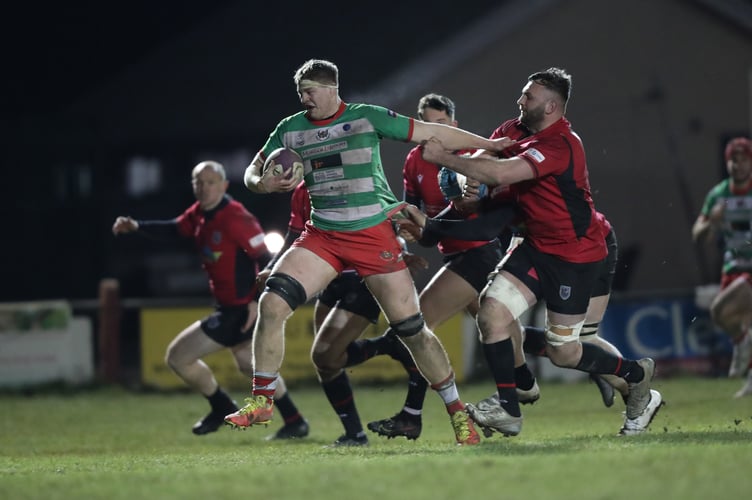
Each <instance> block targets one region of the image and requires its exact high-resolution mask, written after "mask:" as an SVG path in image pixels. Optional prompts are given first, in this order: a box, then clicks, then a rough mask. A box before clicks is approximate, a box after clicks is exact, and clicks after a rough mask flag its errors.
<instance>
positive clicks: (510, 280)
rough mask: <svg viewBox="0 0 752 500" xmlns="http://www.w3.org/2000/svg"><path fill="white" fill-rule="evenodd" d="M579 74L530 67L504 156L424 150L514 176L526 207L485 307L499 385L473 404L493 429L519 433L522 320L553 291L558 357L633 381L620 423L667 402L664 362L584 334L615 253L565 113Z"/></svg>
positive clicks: (489, 354)
mask: <svg viewBox="0 0 752 500" xmlns="http://www.w3.org/2000/svg"><path fill="white" fill-rule="evenodd" d="M570 89H571V76H570V75H569V74H567V73H566V72H565V71H564V70H561V69H559V68H550V69H548V70H546V71H541V72H538V73H534V74H532V75H530V76H529V77H528V81H527V84H526V85H525V87H524V88H523V90H522V96H521V97H520V98H519V99H518V101H517V104H518V105H519V108H520V116H519V117H518V118H517V119H514V120H510V121H507V122H505V123H504V124H502V125H501V127H499V128H498V129H497V130H496V131H495V132H494V134H493V135H492V137H493V138H498V137H507V138H509V139H513V140H516V143H515V144H512V145H511V146H508V147H507V148H506V149H505V150H504V151H503V152H502V156H503V158H501V159H499V158H489V157H477V158H462V157H458V156H456V155H453V154H451V153H450V152H448V151H445V150H444V147H443V146H442V145H441V143H440V141H437V140H435V139H432V140H430V141H428V142H427V143H426V144H425V145H424V151H423V154H424V157H425V158H426V159H427V160H429V161H434V162H438V163H441V164H443V165H446V166H447V167H449V168H451V169H452V170H455V171H456V172H459V173H461V174H464V175H467V176H470V177H472V178H474V179H476V180H477V181H479V182H481V183H484V184H487V185H489V186H501V187H503V186H509V189H510V190H511V192H512V194H513V195H514V202H515V203H516V204H517V206H518V207H520V209H521V212H522V214H523V223H524V225H525V230H526V238H525V241H524V243H523V244H522V245H521V246H520V247H519V248H518V249H517V250H515V251H514V252H513V253H512V255H511V257H510V259H509V261H508V262H507V264H506V265H505V266H504V267H503V269H501V270H499V272H497V273H496V275H495V276H494V278H493V280H492V281H491V282H490V283H489V285H488V287H487V288H486V289H485V290H484V293H483V297H482V299H481V300H482V301H481V308H480V311H479V313H478V326H479V328H480V331H481V337H482V342H483V351H484V354H485V356H486V360H487V363H488V365H489V368H490V370H491V373H492V375H493V377H494V380H495V382H496V387H497V394H496V395H495V396H494V397H491V398H487V399H485V400H483V401H481V402H480V403H478V404H477V405H472V406H471V405H468V412H469V413H470V414H471V416H472V417H473V419H474V420H475V421H476V422H477V423H478V424H479V425H481V426H482V427H483V428H484V429H485V430H490V431H497V432H500V433H502V434H505V435H516V434H518V433H519V432H520V431H521V428H522V414H521V412H520V407H519V401H518V398H517V394H516V390H515V389H516V388H515V380H514V367H513V364H514V350H513V345H512V340H511V337H512V334H513V330H517V331H519V330H520V329H521V325H520V324H519V319H518V318H519V317H520V315H521V314H522V313H524V312H525V311H526V310H527V309H528V308H529V307H531V306H532V305H534V304H535V303H536V302H537V301H538V300H541V299H542V300H545V301H546V328H545V330H546V331H545V335H546V343H547V345H546V349H547V354H548V357H549V358H550V359H551V361H552V362H553V363H555V364H556V365H558V366H565V367H572V368H577V369H579V370H582V371H587V372H592V373H598V374H614V375H617V376H619V377H622V378H624V379H625V380H626V381H627V382H628V384H629V395H628V397H627V411H626V418H625V421H624V425H623V426H622V428H621V430H620V433H621V434H623V435H631V434H638V433H641V432H643V431H644V430H646V429H647V427H648V425H649V424H650V422H651V420H652V419H653V417H654V415H655V414H656V412H657V411H658V409H659V408H660V405H661V403H662V397H661V394H660V393H659V392H658V391H655V390H652V389H651V388H650V381H651V379H652V377H653V374H654V369H655V363H654V361H653V360H652V359H650V358H644V359H641V360H639V361H632V360H626V359H623V358H621V357H618V356H615V355H613V354H611V353H609V352H607V351H605V350H603V349H601V348H600V347H597V346H595V345H591V344H583V343H582V342H580V339H579V336H580V332H581V330H582V328H583V324H584V322H585V317H586V312H587V308H588V303H589V301H590V296H591V294H592V291H593V287H594V285H595V282H596V279H597V277H598V274H599V272H600V270H601V267H602V265H603V262H604V260H605V258H606V255H607V249H606V244H605V234H604V233H603V227H602V225H601V224H599V223H598V222H597V215H596V214H597V213H596V211H595V208H594V204H593V200H592V197H591V195H590V186H589V180H588V171H587V164H586V161H585V151H584V148H583V145H582V142H581V140H580V138H579V137H578V136H577V134H575V133H574V132H573V131H572V129H571V126H570V124H569V122H568V121H567V120H566V118H565V117H564V115H565V111H566V105H567V101H568V99H569V95H570Z"/></svg>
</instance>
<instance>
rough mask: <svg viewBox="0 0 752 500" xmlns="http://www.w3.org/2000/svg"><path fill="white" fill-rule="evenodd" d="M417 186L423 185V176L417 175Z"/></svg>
mask: <svg viewBox="0 0 752 500" xmlns="http://www.w3.org/2000/svg"><path fill="white" fill-rule="evenodd" d="M418 184H423V174H418Z"/></svg>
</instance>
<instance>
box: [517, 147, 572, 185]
mask: <svg viewBox="0 0 752 500" xmlns="http://www.w3.org/2000/svg"><path fill="white" fill-rule="evenodd" d="M517 156H518V157H520V158H522V159H523V160H525V161H527V162H528V163H529V164H530V166H531V167H532V168H533V172H535V176H536V177H543V176H544V175H558V174H561V173H563V172H564V171H565V170H566V169H567V168H568V167H569V165H570V163H571V161H570V160H571V157H572V154H571V151H570V149H569V147H568V146H567V144H566V142H565V141H546V142H535V143H533V144H532V145H531V146H530V147H529V148H527V149H526V150H525V151H522V152H521V153H520V154H518V155H517Z"/></svg>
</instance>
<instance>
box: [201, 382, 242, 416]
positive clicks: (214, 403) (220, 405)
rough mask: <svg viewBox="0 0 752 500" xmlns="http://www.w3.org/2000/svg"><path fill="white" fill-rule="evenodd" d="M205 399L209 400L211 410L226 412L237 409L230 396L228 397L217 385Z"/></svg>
mask: <svg viewBox="0 0 752 500" xmlns="http://www.w3.org/2000/svg"><path fill="white" fill-rule="evenodd" d="M206 399H207V400H209V404H210V405H211V408H212V411H216V412H218V413H222V412H225V414H227V413H232V412H234V411H237V409H238V407H237V405H236V404H235V402H233V400H232V398H230V396H228V395H227V393H226V392H225V391H223V390H222V388H221V387H219V386H218V387H217V390H216V391H214V394H212V395H211V396H206Z"/></svg>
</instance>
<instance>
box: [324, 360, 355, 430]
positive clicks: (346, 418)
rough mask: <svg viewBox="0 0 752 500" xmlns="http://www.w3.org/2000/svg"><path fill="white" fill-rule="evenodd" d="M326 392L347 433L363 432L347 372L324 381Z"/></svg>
mask: <svg viewBox="0 0 752 500" xmlns="http://www.w3.org/2000/svg"><path fill="white" fill-rule="evenodd" d="M321 387H322V388H323V389H324V394H326V398H327V399H328V400H329V404H331V405H332V408H333V409H334V412H335V413H336V414H337V416H338V417H339V419H340V420H341V421H342V425H343V427H344V428H345V434H347V435H348V436H357V435H360V434H362V433H363V425H362V424H361V422H360V416H359V415H358V410H357V408H355V398H354V397H353V391H352V387H351V386H350V380H349V379H348V378H347V374H346V373H345V372H344V371H343V372H342V373H340V374H339V375H337V376H336V377H335V378H334V379H333V380H330V381H329V382H322V383H321Z"/></svg>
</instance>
